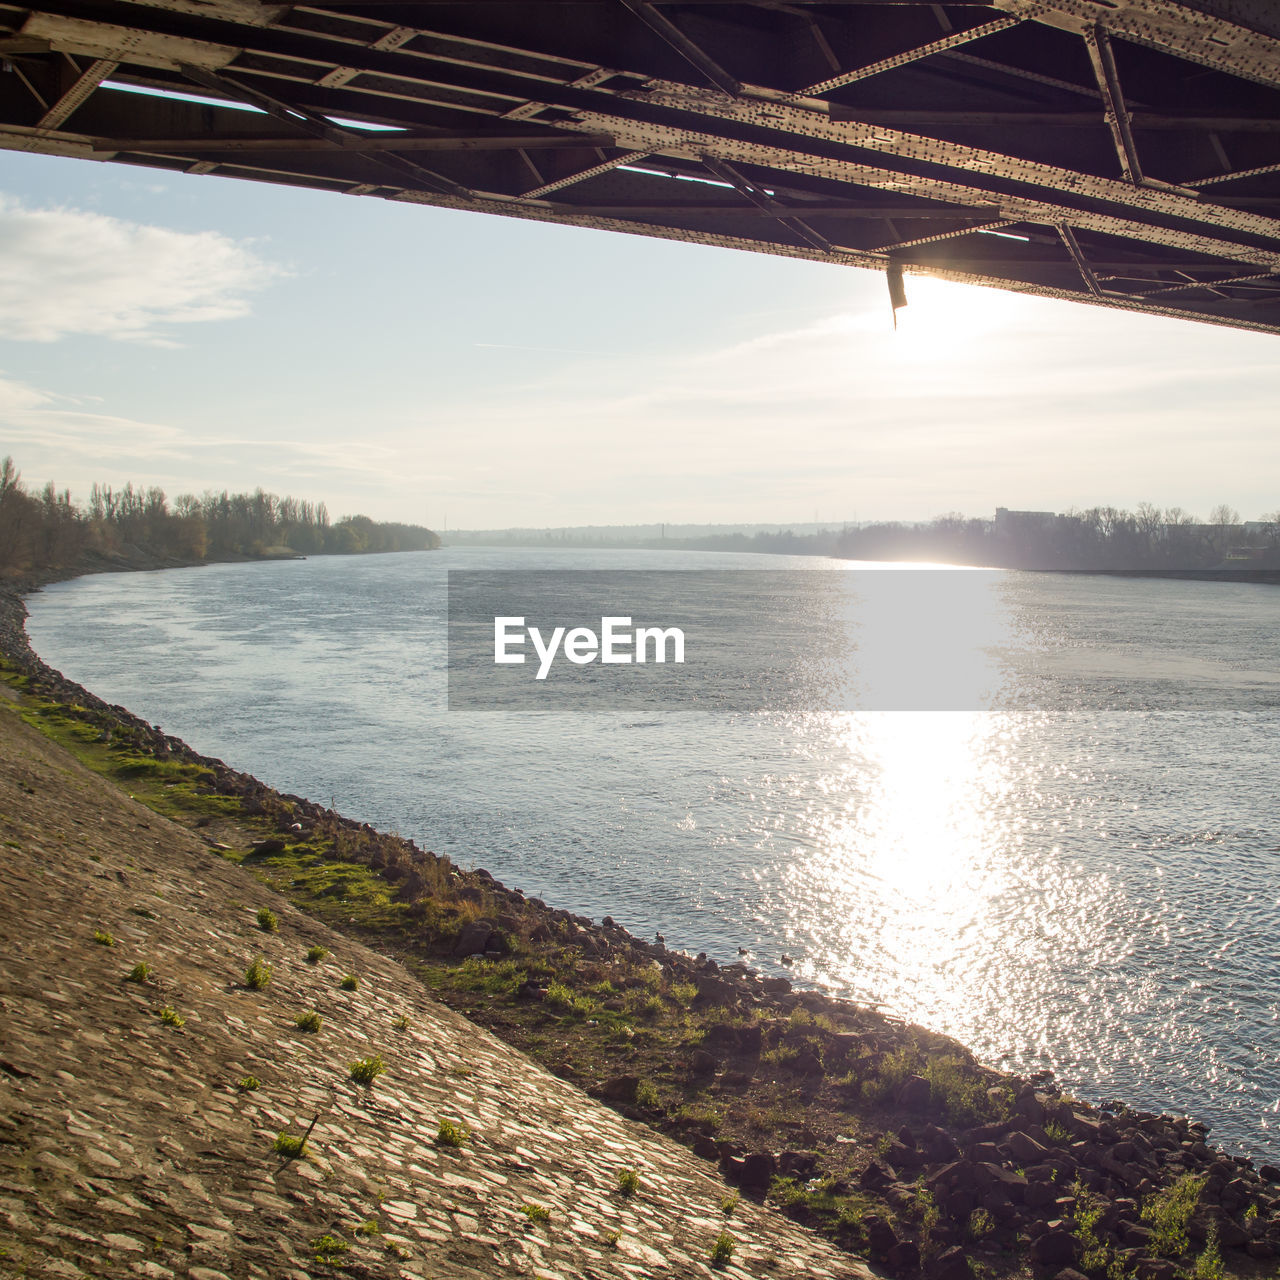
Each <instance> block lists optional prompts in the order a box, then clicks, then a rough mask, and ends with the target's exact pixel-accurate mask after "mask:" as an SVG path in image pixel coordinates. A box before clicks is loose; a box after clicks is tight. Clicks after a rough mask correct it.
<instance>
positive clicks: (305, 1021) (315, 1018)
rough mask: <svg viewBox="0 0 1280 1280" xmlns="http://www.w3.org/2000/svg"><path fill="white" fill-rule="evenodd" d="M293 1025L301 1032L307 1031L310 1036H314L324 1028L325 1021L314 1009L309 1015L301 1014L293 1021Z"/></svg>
mask: <svg viewBox="0 0 1280 1280" xmlns="http://www.w3.org/2000/svg"><path fill="white" fill-rule="evenodd" d="M293 1025H294V1026H295V1027H297V1028H298V1030H299V1031H305V1032H306V1033H307V1034H308V1035H314V1034H315V1033H316V1032H317V1031H319V1030H320V1028H321V1027H323V1026H324V1019H323V1018H322V1017H321V1016H320V1015H319V1014H318V1013H317V1012H316V1011H315V1010H314V1009H312V1010H311V1011H310V1012H309V1013H300V1014H298V1016H297V1017H296V1018H294V1020H293Z"/></svg>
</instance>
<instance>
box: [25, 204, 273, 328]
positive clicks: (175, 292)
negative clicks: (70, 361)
mask: <svg viewBox="0 0 1280 1280" xmlns="http://www.w3.org/2000/svg"><path fill="white" fill-rule="evenodd" d="M281 274H283V273H282V271H281V269H280V268H279V267H278V266H275V265H274V264H272V263H269V262H267V261H266V260H264V259H263V258H261V257H260V256H259V255H258V254H256V253H255V252H253V251H252V250H251V249H250V248H248V247H247V246H246V245H245V244H243V243H240V242H237V241H235V240H232V239H231V238H230V237H228V236H224V235H221V234H220V233H218V232H215V231H198V232H191V231H174V230H171V229H169V228H167V227H156V226H148V225H145V224H143V223H137V222H126V221H123V220H121V219H119V218H111V217H107V216H106V215H104V214H100V213H90V212H86V211H84V210H80V209H66V208H44V209H39V208H30V207H28V206H26V205H24V204H22V203H20V202H19V201H17V200H15V199H13V198H12V197H10V196H6V195H3V194H0V338H11V339H17V340H19V341H23V342H56V341H57V340H58V339H60V338H65V337H68V336H70V335H72V334H89V335H93V336H96V337H104V338H113V339H115V340H117V341H121V342H137V343H145V344H147V345H151V346H174V345H176V343H175V342H174V339H173V336H172V334H171V333H170V330H171V328H172V327H173V326H176V325H184V324H196V323H201V322H207V321H211V320H232V319H236V318H237V317H240V316H244V315H247V314H248V312H249V301H248V295H249V294H251V293H253V292H254V291H255V290H257V289H260V288H262V287H263V286H264V285H266V284H268V283H269V282H270V281H271V280H273V279H276V278H277V277H279V276H280V275H281Z"/></svg>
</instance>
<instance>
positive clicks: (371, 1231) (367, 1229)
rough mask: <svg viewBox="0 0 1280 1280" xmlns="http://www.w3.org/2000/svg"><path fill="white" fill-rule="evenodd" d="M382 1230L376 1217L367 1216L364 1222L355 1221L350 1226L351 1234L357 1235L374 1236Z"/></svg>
mask: <svg viewBox="0 0 1280 1280" xmlns="http://www.w3.org/2000/svg"><path fill="white" fill-rule="evenodd" d="M381 1230H382V1227H381V1225H380V1224H379V1222H378V1220H377V1218H368V1219H366V1220H365V1221H364V1222H357V1223H356V1225H355V1226H354V1227H352V1228H351V1233H352V1235H357V1236H376V1235H377V1234H378V1233H379V1232H380V1231H381Z"/></svg>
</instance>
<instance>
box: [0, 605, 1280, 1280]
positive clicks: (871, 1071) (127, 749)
mask: <svg viewBox="0 0 1280 1280" xmlns="http://www.w3.org/2000/svg"><path fill="white" fill-rule="evenodd" d="M20 607H21V606H20V604H17V606H16V609H15V608H9V607H8V606H6V617H7V618H8V614H10V613H13V614H15V616H14V617H12V618H8V620H6V621H5V622H4V624H3V627H2V630H3V637H4V650H5V653H6V654H7V655H8V660H9V662H10V664H11V669H10V678H11V679H12V680H13V682H14V684H15V685H16V686H18V687H19V688H20V689H21V691H22V692H23V694H24V695H25V696H26V697H28V698H29V699H31V701H30V702H29V703H28V708H27V710H28V716H29V718H30V719H31V720H32V721H33V722H34V723H38V724H39V725H40V727H42V728H43V729H45V730H46V732H49V733H50V734H52V735H53V736H55V737H58V738H59V740H61V741H63V742H64V743H65V744H66V745H68V746H70V747H71V748H72V749H74V750H75V751H76V752H77V754H79V755H80V756H81V758H82V759H84V760H85V761H86V762H87V763H88V764H90V766H91V767H93V768H94V769H96V770H97V771H99V772H101V773H103V774H105V775H106V776H108V777H113V778H116V779H117V780H118V781H121V782H123V783H126V784H127V785H128V787H129V789H130V790H131V791H133V792H134V793H135V794H138V795H139V797H140V798H143V799H146V800H147V801H148V802H149V803H152V804H153V805H155V806H156V807H159V808H163V809H164V810H165V811H166V812H169V813H171V814H172V815H173V816H175V817H176V818H177V819H178V820H179V821H181V822H183V823H184V825H188V826H191V827H193V828H195V829H196V830H199V831H200V832H202V833H203V834H204V835H205V837H206V839H207V840H208V841H209V842H210V843H211V847H212V846H217V845H222V846H225V847H224V848H222V849H220V850H219V851H220V852H221V853H222V854H223V855H224V856H227V857H229V858H231V859H241V860H243V861H245V862H247V863H248V864H249V865H251V866H252V867H253V868H254V869H255V870H256V871H257V872H258V873H259V874H260V875H261V876H263V877H265V878H266V879H268V881H271V882H274V883H276V884H278V885H279V886H280V887H281V888H282V890H283V891H284V892H285V893H286V895H287V896H289V897H291V899H292V900H294V901H295V902H296V903H297V904H298V905H299V906H300V907H302V908H303V909H305V910H308V911H310V912H313V913H314V914H316V915H318V916H320V917H321V918H324V919H328V920H332V921H334V922H336V923H338V924H339V926H340V927H341V928H342V929H343V930H344V931H345V932H347V933H348V934H352V933H354V934H358V935H359V936H362V937H364V938H366V939H367V940H369V941H372V942H374V943H375V944H376V945H378V946H379V947H380V948H382V949H386V950H389V951H391V952H392V953H394V954H395V955H397V956H398V957H399V958H400V959H401V960H402V961H403V962H404V963H405V964H406V965H407V966H409V967H410V968H411V969H412V970H413V971H414V972H415V973H417V974H418V975H419V976H420V978H421V979H422V980H423V981H424V982H425V983H427V984H428V985H429V986H431V987H432V988H434V989H435V990H436V991H437V992H438V993H439V994H440V995H441V996H442V998H444V999H445V1000H446V1001H447V1002H448V1003H450V1004H452V1005H453V1006H454V1007H455V1008H458V1009H461V1010H462V1011H464V1012H466V1013H467V1014H468V1015H469V1016H471V1017H473V1018H475V1019H476V1020H478V1021H481V1022H483V1023H484V1024H485V1025H487V1026H490V1027H492V1028H493V1029H494V1030H496V1031H497V1032H498V1033H499V1034H500V1035H502V1036H503V1037H504V1038H506V1039H508V1040H509V1041H511V1042H512V1043H515V1044H517V1045H518V1046H520V1047H521V1048H524V1049H525V1050H526V1051H528V1052H529V1053H530V1054H531V1055H533V1056H534V1057H536V1058H537V1059H538V1060H540V1061H542V1062H544V1063H545V1064H547V1065H548V1066H549V1067H550V1068H551V1069H553V1070H554V1071H555V1072H556V1073H557V1074H558V1075H560V1076H561V1077H562V1078H565V1079H568V1080H571V1081H573V1082H574V1083H575V1084H577V1085H579V1086H581V1087H582V1088H584V1089H585V1090H587V1091H588V1092H593V1093H595V1094H596V1095H597V1096H602V1097H607V1098H609V1099H610V1100H611V1101H613V1103H614V1104H615V1105H616V1106H617V1107H618V1108H619V1109H620V1110H622V1111H624V1112H625V1113H627V1114H629V1115H631V1116H633V1117H634V1118H636V1119H639V1120H642V1121H644V1122H645V1123H647V1124H649V1125H650V1126H652V1127H654V1128H657V1129H660V1130H662V1131H664V1132H667V1133H669V1134H672V1135H675V1136H680V1137H682V1138H683V1139H684V1141H685V1142H686V1143H687V1144H688V1145H690V1146H692V1148H693V1149H694V1151H695V1152H696V1153H697V1154H699V1155H700V1156H703V1157H705V1158H706V1159H707V1160H708V1161H713V1162H714V1163H715V1164H716V1165H718V1166H719V1167H720V1169H721V1170H722V1172H723V1174H724V1176H726V1177H727V1178H729V1179H731V1180H732V1181H733V1182H734V1183H735V1185H737V1186H739V1187H740V1188H741V1189H742V1191H743V1192H744V1193H747V1194H755V1195H766V1194H767V1195H769V1196H770V1197H771V1198H772V1199H773V1201H774V1202H776V1203H778V1204H779V1205H782V1206H783V1207H785V1208H787V1209H788V1210H789V1211H790V1212H791V1213H793V1214H794V1215H796V1216H797V1217H800V1218H803V1219H804V1220H805V1221H807V1222H808V1223H810V1224H811V1225H813V1226H815V1227H816V1228H818V1229H819V1230H823V1231H826V1232H828V1233H829V1234H830V1235H831V1236H832V1238H834V1239H835V1240H837V1241H838V1243H840V1244H841V1245H842V1246H844V1247H847V1248H850V1249H862V1250H868V1251H870V1252H871V1253H872V1254H873V1256H875V1257H876V1258H878V1259H880V1260H881V1261H882V1262H883V1264H885V1265H886V1266H889V1267H892V1268H893V1269H895V1270H897V1271H899V1272H903V1273H905V1272H909V1271H910V1270H912V1269H914V1268H915V1267H916V1266H917V1265H919V1263H920V1262H921V1261H923V1263H924V1265H925V1266H926V1267H927V1268H928V1269H930V1270H932V1271H935V1272H939V1273H942V1274H951V1273H955V1274H957V1275H959V1274H966V1273H967V1270H968V1266H969V1263H968V1261H967V1260H966V1259H969V1258H971V1259H972V1260H973V1261H974V1262H975V1263H976V1264H977V1265H978V1266H979V1267H986V1268H990V1269H991V1270H992V1271H995V1272H1009V1271H1016V1270H1018V1269H1020V1268H1022V1267H1023V1266H1024V1265H1027V1264H1029V1263H1038V1264H1040V1265H1042V1266H1044V1267H1046V1268H1050V1269H1057V1268H1058V1267H1060V1266H1062V1265H1066V1264H1067V1263H1072V1262H1074V1264H1075V1265H1076V1266H1077V1267H1080V1268H1084V1269H1087V1270H1090V1271H1095V1272H1102V1271H1105V1270H1106V1268H1107V1266H1108V1265H1112V1266H1120V1267H1122V1268H1124V1269H1128V1270H1137V1269H1138V1268H1139V1267H1140V1266H1141V1267H1142V1271H1143V1274H1146V1273H1148V1272H1150V1273H1151V1274H1155V1275H1159V1274H1161V1271H1160V1270H1159V1268H1158V1267H1157V1262H1158V1260H1157V1259H1156V1258H1153V1257H1152V1256H1151V1251H1150V1243H1151V1241H1150V1239H1147V1240H1144V1238H1143V1234H1142V1233H1143V1232H1144V1231H1147V1232H1151V1231H1154V1228H1153V1227H1151V1226H1150V1225H1148V1224H1149V1223H1151V1222H1152V1221H1153V1220H1154V1217H1155V1216H1158V1212H1159V1209H1158V1206H1159V1205H1160V1204H1161V1203H1162V1201H1161V1199H1160V1197H1161V1190H1162V1188H1168V1187H1171V1186H1174V1185H1179V1184H1180V1185H1182V1186H1183V1188H1184V1190H1185V1188H1186V1187H1187V1185H1188V1183H1187V1181H1186V1180H1187V1179H1188V1178H1190V1179H1192V1180H1194V1181H1196V1182H1197V1183H1198V1186H1197V1195H1198V1197H1199V1200H1200V1201H1201V1202H1200V1203H1198V1204H1197V1201H1196V1200H1195V1199H1193V1201H1192V1203H1191V1206H1190V1210H1189V1212H1188V1214H1187V1218H1188V1222H1187V1226H1188V1227H1189V1228H1192V1229H1193V1231H1199V1232H1201V1233H1202V1240H1203V1241H1207V1240H1208V1238H1209V1235H1210V1233H1211V1229H1212V1228H1213V1227H1215V1226H1216V1228H1217V1234H1218V1237H1219V1239H1220V1240H1221V1241H1222V1242H1223V1244H1224V1245H1232V1246H1234V1247H1235V1248H1236V1253H1235V1254H1233V1255H1231V1257H1232V1262H1233V1269H1236V1264H1237V1263H1238V1264H1239V1265H1240V1266H1243V1267H1244V1268H1246V1269H1247V1268H1248V1266H1249V1265H1251V1264H1252V1265H1260V1264H1262V1263H1265V1261H1266V1260H1267V1259H1268V1258H1269V1257H1270V1256H1272V1254H1273V1253H1274V1251H1275V1248H1276V1246H1277V1245H1280V1222H1278V1221H1277V1212H1276V1210H1277V1205H1276V1203H1275V1199H1276V1190H1277V1188H1276V1187H1275V1185H1274V1183H1273V1182H1269V1181H1267V1180H1265V1179H1262V1178H1260V1177H1259V1176H1258V1175H1257V1174H1256V1173H1255V1172H1254V1171H1253V1170H1251V1168H1250V1167H1249V1166H1248V1164H1247V1162H1243V1161H1238V1160H1231V1159H1227V1158H1225V1157H1223V1156H1222V1155H1221V1153H1216V1152H1213V1151H1212V1150H1211V1149H1210V1148H1208V1147H1207V1145H1206V1144H1205V1143H1204V1141H1203V1139H1204V1129H1203V1126H1195V1125H1193V1124H1189V1123H1188V1122H1187V1121H1185V1120H1176V1119H1173V1118H1170V1117H1157V1116H1152V1115H1150V1114H1148V1113H1141V1112H1135V1111H1130V1110H1127V1109H1123V1108H1112V1109H1111V1110H1110V1111H1097V1110H1094V1109H1092V1108H1087V1107H1083V1106H1081V1105H1080V1104H1078V1103H1074V1102H1073V1101H1071V1100H1068V1099H1064V1098H1063V1097H1062V1096H1061V1094H1059V1093H1058V1092H1057V1091H1056V1090H1055V1089H1054V1088H1053V1086H1052V1082H1051V1081H1049V1080H1047V1079H1045V1078H1035V1079H1029V1080H1028V1079H1020V1078H1018V1077H1014V1076H1002V1075H999V1074H998V1073H995V1072H992V1071H988V1070H986V1069H984V1068H982V1067H981V1066H980V1065H979V1064H977V1063H975V1062H973V1060H972V1058H971V1056H970V1055H968V1054H967V1052H966V1051H965V1050H964V1049H963V1048H962V1047H961V1046H959V1045H957V1044H955V1043H954V1042H952V1041H948V1040H946V1039H945V1038H943V1037H940V1036H936V1035H933V1034H931V1033H929V1032H927V1031H925V1030H923V1029H921V1028H915V1027H905V1026H902V1025H901V1024H897V1023H893V1022H891V1021H889V1020H888V1019H885V1018H882V1017H880V1016H878V1015H876V1014H875V1013H874V1012H872V1011H870V1010H866V1009H860V1008H857V1007H855V1006H851V1005H848V1004H844V1003H841V1002H837V1001H830V1000H826V999H824V998H822V997H820V996H817V995H816V994H814V993H806V992H794V991H791V990H789V984H787V983H786V981H785V980H784V979H781V978H776V979H762V978H761V977H760V976H759V975H757V974H753V973H752V972H751V971H750V970H748V969H746V968H745V967H744V966H740V965H735V966H727V967H719V966H716V965H715V963H714V962H713V961H709V960H705V959H702V958H693V957H688V956H681V955H679V954H677V953H672V952H669V951H667V949H666V948H665V947H663V946H662V945H661V944H648V943H645V942H642V941H640V940H638V939H634V938H632V937H631V936H630V935H628V934H626V933H625V931H623V930H620V929H617V928H616V927H615V926H613V924H612V922H611V921H609V920H608V919H606V920H605V921H604V922H602V923H601V924H600V925H595V924H593V923H592V922H591V921H587V920H585V919H583V918H581V917H574V916H571V915H569V914H568V913H565V912H557V911H555V910H553V909H551V908H548V907H547V906H545V904H542V903H540V902H538V901H536V900H533V899H526V898H525V897H524V896H523V895H521V894H519V893H517V892H513V891H508V890H506V889H505V888H504V887H503V886H501V885H498V884H497V883H496V882H495V881H493V880H492V878H491V877H489V876H487V875H486V874H485V873H483V872H475V873H467V874H464V873H460V872H458V871H457V869H455V868H453V867H451V866H450V865H449V864H448V863H447V861H446V860H442V859H437V858H434V856H433V855H431V854H428V853H425V852H424V851H421V850H418V849H416V848H415V847H414V846H413V845H412V843H411V842H407V841H401V840H397V839H395V838H393V837H390V836H385V835H381V834H379V833H377V832H373V831H372V830H371V829H370V828H367V827H361V826H359V825H357V824H354V823H350V822H347V821H346V820H344V819H342V818H340V816H339V815H337V814H333V813H332V812H331V811H329V810H324V809H322V808H320V807H319V806H316V805H312V804H310V803H309V802H307V801H304V800H302V799H301V798H299V797H291V796H279V795H278V794H277V793H274V792H271V791H269V789H267V788H264V787H262V786H261V784H259V783H257V782H256V780H254V779H252V778H249V777H248V776H247V775H244V774H238V773H236V772H235V771H234V770H230V769H228V768H227V767H226V766H225V765H223V764H222V763H221V762H219V761H213V760H208V759H206V758H204V757H200V756H198V755H196V754H195V753H193V752H191V751H190V750H189V749H188V748H186V747H185V745H184V744H182V743H180V742H178V740H177V739H173V738H170V737H167V736H166V735H164V734H163V733H161V732H159V731H158V730H156V729H154V728H153V727H152V726H149V725H146V724H144V722H142V721H139V720H137V719H136V718H134V717H131V716H129V714H128V713H127V712H125V711H124V710H123V709H122V708H110V707H107V706H106V705H105V704H103V703H101V702H100V701H99V700H97V699H94V698H93V697H92V695H89V694H87V693H86V692H85V691H83V690H81V689H79V687H78V686H75V685H73V684H71V683H70V682H67V681H65V680H63V679H62V678H61V677H60V676H58V675H57V674H56V673H53V672H49V671H48V669H47V668H44V667H43V664H40V663H39V661H38V659H36V658H35V657H34V655H32V654H30V651H29V649H27V648H26V644H25V633H24V632H23V630H22V627H21V614H20ZM104 735H109V736H105V737H104ZM255 846H256V847H255ZM1271 1172H1274V1171H1271ZM1202 1178H1203V1182H1201V1181H1200V1180H1201V1179H1202ZM1215 1179H1216V1180H1217V1181H1218V1182H1220V1183H1221V1185H1220V1186H1219V1185H1217V1184H1216V1183H1215ZM1180 1180H1181V1182H1180ZM1236 1184H1241V1185H1236ZM1241 1186H1243V1188H1244V1191H1245V1192H1246V1193H1247V1194H1246V1198H1245V1199H1244V1200H1240V1196H1241ZM1228 1188H1231V1189H1230V1190H1228ZM1237 1201H1238V1203H1237ZM1153 1206H1154V1207H1153ZM1144 1207H1145V1208H1147V1209H1148V1210H1149V1214H1148V1217H1147V1218H1145V1219H1144V1217H1143V1209H1144ZM1250 1207H1252V1211H1250ZM1095 1210H1096V1214H1095ZM1090 1222H1092V1225H1088V1224H1089V1223H1090ZM1099 1224H1103V1225H1099ZM1241 1233H1243V1234H1242V1235H1241ZM1152 1238H1154V1237H1152ZM1194 1238H1195V1237H1194V1235H1193V1240H1194ZM1172 1247H1173V1245H1172V1244H1170V1243H1169V1242H1167V1241H1166V1242H1165V1243H1164V1245H1163V1246H1162V1248H1163V1249H1164V1252H1165V1253H1166V1254H1167V1253H1168V1252H1169V1251H1170V1250H1171V1249H1172ZM1202 1251H1203V1244H1197V1245H1194V1246H1193V1247H1191V1248H1190V1249H1188V1250H1179V1251H1178V1257H1179V1258H1180V1259H1181V1260H1182V1261H1183V1262H1188V1261H1189V1260H1190V1259H1191V1258H1192V1257H1193V1256H1194V1255H1195V1254H1198V1253H1200V1252H1202ZM1246 1260H1248V1261H1246ZM1165 1262H1166V1263H1167V1264H1168V1274H1172V1270H1173V1260H1172V1259H1165ZM1153 1267H1156V1268H1157V1269H1156V1270H1154V1271H1153V1270H1152V1268H1153Z"/></svg>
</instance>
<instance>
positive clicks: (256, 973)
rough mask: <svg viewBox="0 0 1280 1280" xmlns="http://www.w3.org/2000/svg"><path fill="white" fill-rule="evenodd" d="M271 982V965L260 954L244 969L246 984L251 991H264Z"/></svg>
mask: <svg viewBox="0 0 1280 1280" xmlns="http://www.w3.org/2000/svg"><path fill="white" fill-rule="evenodd" d="M270 982H271V966H270V965H269V964H268V963H267V962H266V961H265V960H264V959H263V958H262V957H261V956H258V957H257V958H256V959H255V960H254V962H253V963H252V964H251V965H250V966H249V967H248V968H247V969H246V970H245V971H244V985H245V986H246V987H248V988H249V990H250V991H263V990H265V989H266V988H267V986H268V985H269V984H270Z"/></svg>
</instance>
